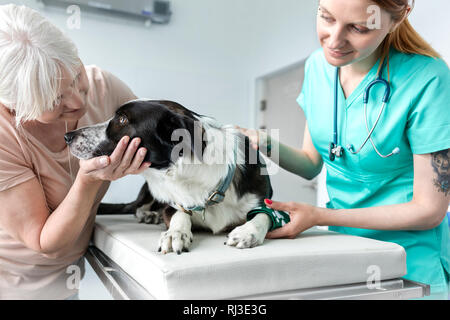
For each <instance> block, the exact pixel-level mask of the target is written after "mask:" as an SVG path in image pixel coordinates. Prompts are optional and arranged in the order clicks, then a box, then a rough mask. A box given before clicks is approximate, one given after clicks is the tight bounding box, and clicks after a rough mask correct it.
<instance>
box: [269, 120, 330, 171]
mask: <svg viewBox="0 0 450 320" xmlns="http://www.w3.org/2000/svg"><path fill="white" fill-rule="evenodd" d="M275 143H278V144H279V153H280V155H279V163H278V164H279V166H280V167H281V168H283V169H285V170H287V171H289V172H292V173H294V174H296V175H298V176H301V177H303V178H305V179H308V180H311V179H314V178H315V177H316V176H317V175H318V174H319V173H320V171H321V170H322V166H323V160H322V157H321V156H320V154H319V153H318V152H317V150H316V148H315V147H314V145H313V143H312V140H311V136H310V134H309V130H308V124H306V126H305V133H304V136H303V147H302V149H297V148H293V147H290V146H287V145H285V144H282V143H281V142H278V141H274V140H273V139H272V140H271V149H272V150H273V149H274V147H273V145H274V144H275ZM272 158H273V156H272V155H271V157H270V159H272Z"/></svg>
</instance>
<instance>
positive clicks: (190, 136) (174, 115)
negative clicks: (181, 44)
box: [64, 100, 205, 169]
mask: <svg viewBox="0 0 450 320" xmlns="http://www.w3.org/2000/svg"><path fill="white" fill-rule="evenodd" d="M197 117H199V115H198V114H196V113H194V112H192V111H190V110H188V109H186V108H185V107H183V106H181V105H180V104H178V103H176V102H172V101H160V100H134V101H130V102H128V103H126V104H124V105H123V106H121V107H120V108H119V109H118V110H117V111H116V113H115V115H114V117H113V118H111V119H110V120H108V121H106V122H104V123H100V124H97V125H93V126H89V127H84V128H81V129H78V130H75V131H71V132H68V133H66V134H65V136H64V138H65V140H66V142H67V144H68V145H69V148H70V151H71V153H72V154H73V155H74V156H76V157H77V158H79V159H90V158H93V157H98V156H102V155H108V156H109V155H111V154H112V152H113V151H114V149H115V148H116V146H117V143H118V142H119V141H120V139H121V138H122V137H124V136H129V137H130V138H131V139H133V138H137V137H139V138H140V139H141V144H140V147H145V148H146V149H147V155H146V157H145V159H144V161H149V162H151V163H152V168H155V169H163V168H167V167H168V166H169V165H170V164H171V163H173V162H175V161H176V160H177V159H178V157H179V156H181V155H182V152H183V151H184V150H189V151H190V152H191V155H192V156H194V155H195V156H197V157H198V158H201V156H202V153H203V150H204V148H205V144H204V142H203V134H204V130H203V129H201V128H200V130H199V129H198V128H196V123H197V121H198V118H197ZM175 130H180V131H179V132H180V133H181V134H180V135H176V137H177V138H176V139H175V140H174V139H172V134H173V133H174V131H175ZM180 137H181V138H180ZM186 138H187V139H186ZM130 141H131V140H130ZM197 141H200V148H199V147H198V142H197ZM180 145H181V148H179V146H180ZM176 147H177V148H176ZM175 148H176V149H175ZM174 150H176V151H177V152H175V157H174ZM178 150H180V152H178Z"/></svg>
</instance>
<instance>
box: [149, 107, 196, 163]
mask: <svg viewBox="0 0 450 320" xmlns="http://www.w3.org/2000/svg"><path fill="white" fill-rule="evenodd" d="M204 132H205V130H204V128H203V127H202V126H201V122H200V121H195V120H194V119H192V118H190V117H187V116H185V115H180V114H176V113H172V112H170V113H169V114H168V115H166V116H165V117H164V118H163V119H162V120H161V121H159V122H158V125H157V128H156V133H157V135H158V136H159V139H160V140H161V142H162V143H165V144H169V145H171V146H172V147H173V148H174V154H176V155H177V156H181V155H182V154H184V153H185V152H186V151H189V153H191V154H193V155H195V156H196V157H197V158H198V159H199V160H200V161H201V160H202V157H203V150H204V148H205V143H204V141H203V136H204ZM172 160H173V161H176V159H172Z"/></svg>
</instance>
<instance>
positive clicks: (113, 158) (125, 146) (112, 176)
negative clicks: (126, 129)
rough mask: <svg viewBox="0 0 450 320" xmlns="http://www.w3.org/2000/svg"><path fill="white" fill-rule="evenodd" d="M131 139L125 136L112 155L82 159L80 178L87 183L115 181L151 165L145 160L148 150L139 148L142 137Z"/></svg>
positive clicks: (140, 171)
mask: <svg viewBox="0 0 450 320" xmlns="http://www.w3.org/2000/svg"><path fill="white" fill-rule="evenodd" d="M129 140H130V138H129V137H128V136H125V137H123V138H122V139H121V140H120V141H119V143H118V144H117V146H116V148H115V149H114V151H113V153H112V154H111V155H110V156H101V157H96V158H92V159H89V160H80V170H79V171H78V175H79V176H80V179H82V180H83V182H85V183H92V182H98V181H114V180H117V179H120V178H122V177H124V176H126V175H129V174H140V173H142V172H143V171H144V170H145V169H147V168H148V167H150V165H151V163H150V162H144V158H145V155H146V154H147V150H146V149H145V148H139V144H140V142H141V139H140V138H134V139H133V140H132V141H131V142H130V143H129Z"/></svg>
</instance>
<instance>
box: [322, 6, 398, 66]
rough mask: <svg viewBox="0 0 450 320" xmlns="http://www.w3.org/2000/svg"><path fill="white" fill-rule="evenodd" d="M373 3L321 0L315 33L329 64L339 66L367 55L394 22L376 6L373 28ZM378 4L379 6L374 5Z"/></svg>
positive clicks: (373, 50)
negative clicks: (376, 14) (377, 22)
mask: <svg viewBox="0 0 450 320" xmlns="http://www.w3.org/2000/svg"><path fill="white" fill-rule="evenodd" d="M371 5H375V3H374V2H372V1H368V0H321V1H320V3H319V10H318V14H317V34H318V37H319V41H320V45H321V46H322V48H323V51H324V54H325V58H326V60H327V61H328V63H329V64H331V65H333V66H336V67H342V66H345V65H348V64H352V63H355V62H358V61H361V60H364V59H366V58H368V57H369V56H371V55H372V54H373V53H374V52H375V51H376V49H377V48H378V47H379V46H380V44H381V43H382V42H383V40H384V38H385V37H386V35H387V34H388V33H389V31H390V30H391V29H392V27H393V26H394V22H393V20H392V19H391V16H390V14H389V13H388V12H386V11H385V10H383V9H381V8H380V11H379V12H380V15H379V16H378V17H379V18H380V19H379V22H380V24H379V27H378V26H377V27H375V28H373V26H372V25H373V24H374V22H376V20H374V17H375V16H374V12H373V11H369V13H368V12H367V11H368V7H369V6H371ZM378 8H379V7H378Z"/></svg>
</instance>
